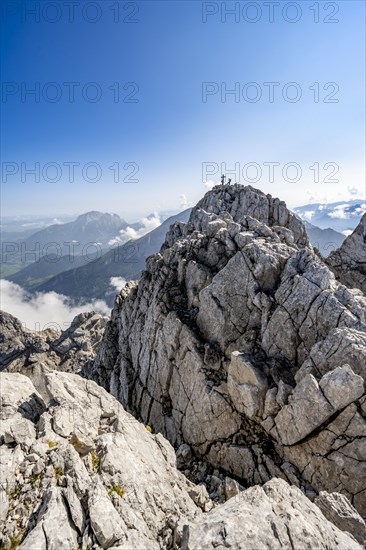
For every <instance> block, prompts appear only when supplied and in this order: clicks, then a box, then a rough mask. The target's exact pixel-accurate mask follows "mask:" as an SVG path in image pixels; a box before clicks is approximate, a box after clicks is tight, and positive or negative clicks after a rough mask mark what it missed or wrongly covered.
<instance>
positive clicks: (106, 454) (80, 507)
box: [0, 371, 208, 550]
mask: <svg viewBox="0 0 366 550" xmlns="http://www.w3.org/2000/svg"><path fill="white" fill-rule="evenodd" d="M0 385H1V389H2V392H4V395H5V398H4V400H3V402H2V407H1V420H2V421H1V429H0V443H1V446H0V466H1V491H0V493H1V501H2V503H3V504H4V506H2V512H4V513H3V517H1V525H0V531H1V533H2V534H3V535H2V536H3V538H2V543H3V544H4V547H5V548H7V549H8V548H10V546H11V544H12V543H11V540H13V541H15V540H16V541H17V546H18V545H19V548H21V549H22V550H39V549H43V548H44V549H45V550H50V549H54V550H58V549H64V550H71V549H72V548H75V549H76V548H83V549H86V548H88V547H90V548H91V547H93V548H96V549H97V548H98V549H99V548H103V549H104V548H110V547H112V546H118V547H120V548H151V549H154V548H167V547H168V546H169V544H170V542H171V539H172V537H173V536H175V535H174V533H175V526H176V524H177V522H178V520H179V519H180V518H181V517H187V518H191V519H194V517H195V516H196V515H199V514H200V513H201V510H200V508H198V507H197V506H196V505H195V503H194V502H193V500H192V499H191V498H190V496H189V492H190V491H191V490H192V488H194V485H193V484H192V483H191V482H189V481H188V480H187V479H186V478H185V477H184V476H183V474H181V473H180V472H179V471H178V470H177V469H176V465H175V453H174V450H173V448H172V447H171V446H170V444H169V443H168V442H167V441H166V440H164V438H163V437H162V436H161V435H160V434H157V435H153V434H151V433H149V431H148V430H147V429H146V428H145V426H144V425H143V424H140V423H139V422H138V421H137V420H135V419H134V418H133V417H132V416H131V415H129V414H128V413H126V412H125V411H124V409H123V407H122V406H121V405H120V403H118V401H116V400H115V399H114V398H113V397H112V396H111V395H109V394H108V393H107V392H106V391H105V390H104V389H103V388H101V387H100V386H98V385H97V384H95V383H94V382H92V381H90V380H86V379H83V378H81V377H80V376H79V375H76V374H70V373H60V372H57V371H53V372H51V373H46V374H45V388H46V390H47V393H48V399H46V396H45V399H44V400H43V398H42V396H41V395H40V394H39V393H38V391H37V390H36V389H35V387H34V386H33V384H32V382H31V381H30V380H29V378H27V377H25V376H23V375H21V374H18V373H4V372H3V373H0ZM42 391H43V388H42ZM46 401H47V402H48V404H46ZM21 422H23V423H26V424H27V426H28V427H27V433H26V437H25V436H24V435H23V436H22V437H21V438H20V437H17V435H18V433H19V428H17V430H18V431H17V433H16V434H15V433H14V431H13V430H14V429H15V426H17V425H18V426H19V425H20V423H21ZM25 430H26V429H25V428H22V431H23V432H25ZM9 434H11V437H10V436H9ZM74 434H77V435H78V438H79V440H80V441H85V440H87V441H88V442H90V447H91V449H90V450H89V452H87V453H85V452H84V450H82V451H81V450H80V449H79V448H78V446H77V445H75V444H74V440H73V435H74ZM207 498H208V497H207ZM207 498H206V500H207ZM169 541H170V542H169ZM11 548H14V546H11Z"/></svg>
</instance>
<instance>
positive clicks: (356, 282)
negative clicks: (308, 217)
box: [326, 214, 366, 294]
mask: <svg viewBox="0 0 366 550" xmlns="http://www.w3.org/2000/svg"><path fill="white" fill-rule="evenodd" d="M326 261H327V264H328V266H329V267H330V269H331V270H332V271H333V273H334V274H335V276H336V277H337V279H338V280H339V281H341V282H342V283H343V284H345V285H346V286H348V287H352V288H359V289H360V290H362V292H363V293H364V294H366V214H364V215H363V217H362V219H361V221H360V223H359V224H358V226H357V227H356V229H355V230H354V232H353V233H352V234H351V235H350V236H349V237H347V239H346V240H345V241H344V243H343V244H342V246H341V247H340V248H338V250H335V251H334V252H333V253H332V254H331V255H330V256H329V258H328V259H327V260H326Z"/></svg>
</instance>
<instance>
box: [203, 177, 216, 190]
mask: <svg viewBox="0 0 366 550" xmlns="http://www.w3.org/2000/svg"><path fill="white" fill-rule="evenodd" d="M203 185H204V186H205V187H206V189H208V190H209V191H211V189H212V188H213V187H215V185H218V182H217V181H212V180H208V181H204V182H203Z"/></svg>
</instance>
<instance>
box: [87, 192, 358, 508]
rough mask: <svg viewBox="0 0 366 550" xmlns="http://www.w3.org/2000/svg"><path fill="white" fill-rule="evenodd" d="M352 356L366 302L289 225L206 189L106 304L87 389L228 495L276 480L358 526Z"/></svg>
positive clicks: (256, 195) (245, 200)
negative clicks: (209, 474) (194, 462)
mask: <svg viewBox="0 0 366 550" xmlns="http://www.w3.org/2000/svg"><path fill="white" fill-rule="evenodd" d="M356 231H357V230H356ZM340 279H341V277H340ZM351 286H352V287H353V286H355V285H351ZM365 351H366V296H365V295H364V293H363V292H362V290H361V288H349V287H348V286H345V285H344V284H342V283H341V282H340V281H338V280H337V279H336V277H335V275H334V273H333V272H332V271H331V270H330V269H329V267H328V266H327V265H326V264H325V263H324V262H323V260H322V259H321V257H319V256H318V255H317V254H316V253H315V252H314V251H313V249H312V247H311V246H310V244H309V241H308V238H307V235H306V231H305V228H304V226H303V224H302V222H301V221H300V220H299V219H298V218H296V217H295V216H294V215H293V214H292V213H291V212H290V211H289V210H288V209H287V208H286V205H285V204H284V203H283V202H282V201H280V200H278V199H274V198H272V197H271V196H270V195H265V194H264V193H262V192H260V191H258V190H256V189H253V188H252V187H243V186H241V185H234V186H217V187H215V188H213V190H212V191H210V192H208V193H207V194H206V195H205V197H204V198H203V199H202V200H201V201H200V202H199V203H198V205H197V206H196V207H195V208H194V209H193V211H192V213H191V217H190V220H189V222H188V223H182V222H179V223H176V224H174V225H173V226H172V227H171V228H170V231H169V232H168V234H167V237H166V241H165V243H164V245H163V247H162V249H161V251H160V253H158V254H155V255H153V256H150V257H149V258H148V260H147V264H146V271H145V272H144V273H143V275H142V277H141V279H140V281H139V282H138V283H136V282H130V283H129V284H128V285H127V286H126V287H125V288H124V289H123V290H122V291H121V293H120V294H119V295H118V296H117V299H116V302H115V306H114V309H113V312H112V317H111V320H110V322H109V323H108V325H107V328H106V331H105V334H104V337H103V341H102V344H101V346H100V349H99V352H98V355H97V359H96V361H95V364H94V366H93V368H92V370H91V372H90V376H91V377H92V378H93V379H94V380H96V381H97V382H98V383H99V384H101V385H102V386H103V387H104V388H106V389H107V390H108V391H109V392H110V393H111V394H112V395H114V396H115V397H117V399H118V400H119V401H120V402H121V403H122V404H123V405H124V406H125V407H126V408H127V410H129V411H130V412H132V414H133V415H134V416H136V417H137V418H139V419H141V420H142V421H143V422H144V423H145V424H149V425H150V426H152V427H153V429H154V430H155V431H158V432H161V433H162V434H163V435H164V436H166V437H167V438H168V440H169V441H170V442H171V443H172V444H173V445H174V446H175V447H176V448H178V447H180V446H182V445H189V446H190V449H191V450H192V453H193V454H194V456H195V457H197V459H199V460H205V461H207V462H208V463H209V464H210V465H211V466H212V467H214V468H217V469H219V470H220V471H222V472H224V473H225V474H226V475H228V476H231V477H233V478H235V479H236V480H237V481H238V482H239V483H240V484H241V485H242V486H244V487H248V486H251V485H254V484H258V483H260V484H262V483H266V482H267V481H269V480H270V479H271V478H273V477H279V478H282V479H284V480H286V481H289V482H290V483H292V484H295V485H297V486H298V487H299V488H301V489H302V490H303V491H304V492H306V494H308V495H309V496H310V497H312V498H314V497H315V496H316V495H317V493H318V492H319V491H324V490H325V491H330V492H337V493H341V494H343V495H345V496H347V498H348V499H349V501H350V502H351V503H352V504H353V505H354V506H355V507H356V508H357V509H358V511H359V512H360V513H361V515H363V516H365V515H366V397H365V395H364V380H365V375H366V361H365Z"/></svg>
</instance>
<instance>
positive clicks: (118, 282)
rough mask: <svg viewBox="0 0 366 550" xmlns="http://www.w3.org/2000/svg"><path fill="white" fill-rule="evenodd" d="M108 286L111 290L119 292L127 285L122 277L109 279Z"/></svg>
mask: <svg viewBox="0 0 366 550" xmlns="http://www.w3.org/2000/svg"><path fill="white" fill-rule="evenodd" d="M109 284H110V286H111V287H112V288H114V289H115V290H116V291H117V292H119V291H120V290H122V288H123V287H124V286H125V285H126V284H127V281H126V279H124V278H123V277H111V278H110V281H109Z"/></svg>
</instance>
